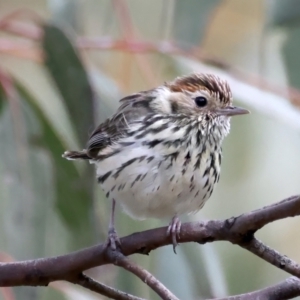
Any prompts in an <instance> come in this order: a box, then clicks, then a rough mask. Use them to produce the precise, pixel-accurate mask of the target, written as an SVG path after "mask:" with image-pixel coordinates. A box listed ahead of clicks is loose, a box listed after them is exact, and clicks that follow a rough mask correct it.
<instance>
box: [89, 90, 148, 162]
mask: <svg viewBox="0 0 300 300" xmlns="http://www.w3.org/2000/svg"><path fill="white" fill-rule="evenodd" d="M152 100H153V90H150V91H145V92H140V93H137V94H132V95H129V96H127V97H124V98H122V99H121V100H120V103H121V105H120V107H119V108H118V110H117V112H116V113H115V114H114V115H113V116H112V117H111V118H109V119H107V120H106V121H105V122H104V123H102V124H100V125H99V126H98V127H97V128H96V129H95V130H94V131H93V132H92V134H91V135H90V138H89V140H88V143H87V150H86V151H87V155H88V156H90V157H91V158H96V157H97V155H98V154H99V153H100V152H101V150H103V149H105V148H106V147H109V146H110V145H112V144H113V143H115V142H117V141H118V139H120V138H121V137H123V136H124V135H126V133H127V132H128V129H129V126H130V124H132V123H134V122H138V121H140V120H141V119H142V118H144V117H145V116H146V115H147V114H149V113H151V112H152V109H151V105H150V103H151V101H152Z"/></svg>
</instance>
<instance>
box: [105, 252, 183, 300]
mask: <svg viewBox="0 0 300 300" xmlns="http://www.w3.org/2000/svg"><path fill="white" fill-rule="evenodd" d="M109 256H110V259H111V261H112V262H113V263H114V265H116V266H119V267H122V268H124V269H125V270H127V271H128V272H131V273H133V274H134V275H136V276H137V277H139V278H140V279H141V280H142V281H143V282H145V283H146V284H147V285H148V286H149V287H151V288H152V290H153V291H155V292H156V293H157V294H158V295H159V296H160V297H161V298H162V299H163V300H179V299H178V298H177V297H176V296H175V295H174V294H172V293H171V292H170V291H169V290H168V289H167V288H166V287H165V286H164V285H163V284H162V283H161V282H160V281H159V280H157V279H156V278H155V277H154V276H153V275H152V274H151V273H150V272H148V271H147V270H145V269H143V268H141V267H140V266H138V265H137V264H136V263H134V262H133V261H130V260H129V259H128V258H127V257H126V256H124V255H123V254H122V253H120V252H117V251H110V252H109Z"/></svg>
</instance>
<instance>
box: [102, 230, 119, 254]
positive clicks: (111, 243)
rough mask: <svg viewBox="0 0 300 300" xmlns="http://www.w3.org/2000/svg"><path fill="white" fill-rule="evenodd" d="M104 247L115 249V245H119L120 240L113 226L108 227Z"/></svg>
mask: <svg viewBox="0 0 300 300" xmlns="http://www.w3.org/2000/svg"><path fill="white" fill-rule="evenodd" d="M106 247H110V249H111V250H113V251H115V250H116V249H117V247H121V241H120V239H119V237H118V234H117V232H116V229H115V228H114V227H112V228H109V229H108V238H107V241H106Z"/></svg>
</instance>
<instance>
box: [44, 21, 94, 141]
mask: <svg viewBox="0 0 300 300" xmlns="http://www.w3.org/2000/svg"><path fill="white" fill-rule="evenodd" d="M42 45H43V48H44V51H45V65H46V67H47V69H48V70H49V72H50V74H51V76H52V79H53V80H54V82H55V83H56V85H57V87H58V89H59V91H60V93H61V95H62V97H63V99H64V101H65V105H66V107H67V109H68V111H69V114H70V118H71V121H72V123H73V124H74V127H75V131H76V132H77V134H78V137H79V141H80V143H81V144H82V145H85V143H86V140H87V136H88V133H89V131H90V129H91V128H93V125H94V124H93V120H94V117H93V99H94V95H93V92H92V88H91V86H90V83H89V79H88V75H87V73H86V71H85V69H84V67H83V65H82V63H81V61H80V59H79V55H78V53H77V51H76V49H75V48H74V47H73V45H72V43H71V42H70V40H69V39H68V38H67V36H66V35H65V34H64V32H63V31H62V30H61V29H59V28H58V27H56V26H53V25H45V26H44V38H43V41H42Z"/></svg>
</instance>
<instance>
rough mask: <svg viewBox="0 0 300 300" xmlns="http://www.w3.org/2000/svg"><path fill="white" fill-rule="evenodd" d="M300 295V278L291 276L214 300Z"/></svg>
mask: <svg viewBox="0 0 300 300" xmlns="http://www.w3.org/2000/svg"><path fill="white" fill-rule="evenodd" d="M299 295H300V280H299V279H298V278H296V277H290V278H287V279H286V280H284V281H282V282H280V283H278V284H276V285H273V286H270V287H267V288H265V289H262V290H258V291H255V292H251V293H247V294H242V295H238V296H231V297H224V298H214V300H255V299H259V300H270V299H272V300H284V299H292V298H294V297H297V296H299Z"/></svg>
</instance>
